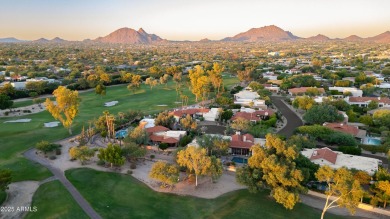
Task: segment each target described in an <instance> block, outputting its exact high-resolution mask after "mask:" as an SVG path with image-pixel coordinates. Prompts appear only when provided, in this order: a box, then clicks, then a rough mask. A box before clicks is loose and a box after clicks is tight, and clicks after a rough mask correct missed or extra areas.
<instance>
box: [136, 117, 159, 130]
mask: <svg viewBox="0 0 390 219" xmlns="http://www.w3.org/2000/svg"><path fill="white" fill-rule="evenodd" d="M139 125H140V126H141V127H142V128H144V129H147V128H152V127H154V126H155V125H154V119H150V118H144V119H142V120H141V121H140V122H139Z"/></svg>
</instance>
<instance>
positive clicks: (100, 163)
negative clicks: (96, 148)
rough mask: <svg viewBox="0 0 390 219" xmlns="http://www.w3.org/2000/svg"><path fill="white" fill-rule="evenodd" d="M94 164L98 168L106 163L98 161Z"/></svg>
mask: <svg viewBox="0 0 390 219" xmlns="http://www.w3.org/2000/svg"><path fill="white" fill-rule="evenodd" d="M96 164H97V165H98V166H104V164H106V162H104V160H98V161H97V162H96Z"/></svg>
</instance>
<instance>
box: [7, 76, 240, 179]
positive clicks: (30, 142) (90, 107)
mask: <svg viewBox="0 0 390 219" xmlns="http://www.w3.org/2000/svg"><path fill="white" fill-rule="evenodd" d="M237 82H238V79H237V78H236V77H225V79H224V83H225V85H226V86H231V85H232V84H235V83H237ZM184 93H185V94H186V95H188V96H189V97H190V98H189V104H192V103H194V101H195V98H194V95H192V94H191V92H190V91H189V89H188V88H184ZM80 98H81V104H80V109H79V111H80V112H79V115H78V116H77V117H76V119H75V121H74V124H73V133H74V134H79V133H80V131H81V128H82V126H86V127H88V122H89V121H92V120H93V119H95V118H98V117H99V116H100V115H102V113H103V111H104V110H109V112H110V113H112V114H117V113H118V112H125V111H128V110H141V111H142V112H143V113H145V114H153V113H157V112H160V111H163V110H166V109H170V108H173V107H177V106H179V105H180V104H176V103H175V102H176V101H180V100H179V99H178V97H177V94H176V91H175V88H174V86H173V82H172V81H170V82H169V83H168V86H167V87H166V86H164V85H159V86H156V87H154V88H153V89H152V90H150V88H149V86H146V85H142V86H141V88H140V89H139V90H137V91H136V92H135V93H132V92H131V91H129V90H127V88H126V85H120V86H113V87H107V95H106V96H103V97H100V96H98V95H96V94H95V93H94V92H93V91H90V92H85V93H80ZM113 100H117V101H119V103H118V105H116V106H113V107H104V103H105V102H109V101H113ZM24 102H27V103H30V104H31V103H32V102H31V100H28V101H23V102H21V103H18V104H24ZM158 105H167V106H158ZM23 118H29V119H32V121H31V122H29V123H3V122H4V121H7V120H15V119H23ZM51 121H54V119H53V117H52V116H51V115H50V114H49V113H48V112H47V111H44V112H41V113H37V114H31V115H26V116H20V117H10V118H0V151H1V153H0V169H1V168H9V169H11V170H12V171H13V172H14V173H13V174H14V179H13V180H14V181H22V180H41V179H44V178H46V177H48V176H50V175H51V174H50V173H49V171H48V170H46V168H44V167H42V166H40V165H35V164H34V163H32V162H30V161H28V160H26V159H25V158H23V157H22V156H21V154H20V152H23V151H25V150H27V149H28V148H31V147H34V146H35V144H36V143H37V142H39V141H41V140H47V141H56V140H60V139H63V138H66V137H69V134H68V132H67V130H66V129H65V128H63V127H62V125H60V126H59V127H55V128H44V127H43V123H45V122H51Z"/></svg>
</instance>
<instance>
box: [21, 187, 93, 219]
mask: <svg viewBox="0 0 390 219" xmlns="http://www.w3.org/2000/svg"><path fill="white" fill-rule="evenodd" d="M31 206H32V207H34V206H36V207H37V211H36V212H29V213H28V214H27V216H26V217H25V218H47V219H48V218H69V219H73V218H77V219H79V218H81V219H82V218H88V216H87V215H86V214H85V213H84V211H83V209H81V208H80V206H79V205H78V204H77V203H76V201H75V200H74V199H73V197H72V196H71V195H70V193H69V192H68V191H67V190H66V189H65V187H64V186H63V185H62V184H61V183H60V182H59V181H57V180H56V181H51V182H47V183H45V184H43V185H41V186H40V187H39V188H38V190H37V191H36V192H35V194H34V196H33V200H32V204H31Z"/></svg>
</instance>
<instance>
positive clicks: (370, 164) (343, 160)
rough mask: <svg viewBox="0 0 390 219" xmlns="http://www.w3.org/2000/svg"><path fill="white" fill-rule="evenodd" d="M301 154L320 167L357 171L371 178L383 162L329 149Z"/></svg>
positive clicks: (305, 150)
mask: <svg viewBox="0 0 390 219" xmlns="http://www.w3.org/2000/svg"><path fill="white" fill-rule="evenodd" d="M301 154H302V155H303V156H305V157H307V158H309V159H310V160H311V162H313V163H315V164H318V165H320V166H324V165H327V166H330V167H331V168H333V169H338V168H340V167H346V168H348V169H357V170H362V171H365V172H367V173H368V174H370V175H371V176H372V175H374V174H375V172H376V171H378V165H381V164H382V161H380V160H378V159H375V158H369V157H362V156H355V155H350V154H343V153H342V152H338V151H332V150H331V149H329V148H327V147H325V148H321V149H307V148H305V149H304V150H303V151H302V152H301Z"/></svg>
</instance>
